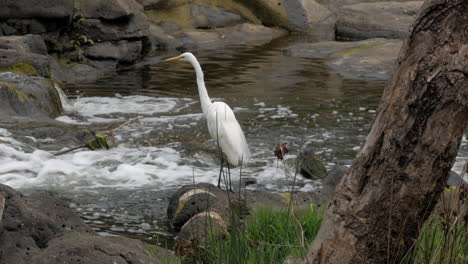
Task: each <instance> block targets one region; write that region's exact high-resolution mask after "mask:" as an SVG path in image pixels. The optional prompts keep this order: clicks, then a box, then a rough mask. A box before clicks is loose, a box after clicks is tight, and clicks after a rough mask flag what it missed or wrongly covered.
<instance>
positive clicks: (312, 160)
mask: <svg viewBox="0 0 468 264" xmlns="http://www.w3.org/2000/svg"><path fill="white" fill-rule="evenodd" d="M299 163H300V172H301V174H302V176H304V177H305V178H307V179H311V180H319V179H325V178H326V177H327V168H326V167H325V165H323V162H322V161H321V160H320V158H319V157H318V156H317V155H315V154H314V152H313V151H312V150H306V151H304V153H302V154H301V155H300V156H299Z"/></svg>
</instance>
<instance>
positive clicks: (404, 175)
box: [307, 0, 468, 264]
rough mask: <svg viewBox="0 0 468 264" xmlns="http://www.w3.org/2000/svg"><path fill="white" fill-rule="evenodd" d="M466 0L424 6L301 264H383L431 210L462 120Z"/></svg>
mask: <svg viewBox="0 0 468 264" xmlns="http://www.w3.org/2000/svg"><path fill="white" fill-rule="evenodd" d="M467 77H468V0H427V1H426V2H425V4H424V5H423V7H422V9H421V13H420V14H419V16H418V18H417V20H416V21H415V23H414V25H413V27H412V28H411V33H410V35H409V37H408V39H407V40H406V41H405V43H404V45H403V46H402V49H401V51H400V55H399V57H398V59H397V65H396V68H395V72H394V74H393V78H392V79H391V80H390V81H389V83H388V84H387V86H386V88H385V91H384V94H383V97H382V102H381V105H380V107H379V111H378V113H377V116H376V118H375V120H374V123H373V125H372V128H371V130H370V132H369V135H368V136H367V139H366V141H365V143H364V145H363V147H362V149H361V151H360V152H359V154H358V155H357V157H356V160H355V162H354V164H353V165H352V167H351V169H350V170H349V172H348V173H347V174H346V176H345V177H344V179H343V180H342V182H341V183H340V184H339V185H338V187H337V189H336V192H335V194H334V197H333V199H332V201H331V203H330V205H329V209H328V211H327V215H326V217H325V220H324V222H323V224H322V226H321V228H320V231H319V234H318V235H317V238H316V239H315V241H314V243H313V245H312V247H311V249H310V251H309V254H308V256H307V260H308V262H310V263H326V264H333V263H339V264H343V263H389V262H393V261H397V260H398V258H399V257H401V255H402V254H404V253H405V252H406V251H407V250H408V249H409V247H410V246H411V245H412V243H413V242H414V240H415V238H416V237H417V235H418V232H419V228H420V227H421V225H422V223H423V222H424V221H425V220H426V219H427V217H428V216H429V214H430V212H431V211H432V209H433V208H434V205H435V203H436V201H437V200H438V197H439V195H440V194H441V192H442V190H443V188H444V186H445V182H446V180H447V178H448V176H449V173H450V169H451V167H452V165H453V163H454V161H455V157H456V155H457V153H458V148H459V146H460V141H461V138H462V136H463V133H464V130H465V128H466V125H467V121H468V78H467Z"/></svg>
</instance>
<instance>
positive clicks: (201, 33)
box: [180, 23, 287, 48]
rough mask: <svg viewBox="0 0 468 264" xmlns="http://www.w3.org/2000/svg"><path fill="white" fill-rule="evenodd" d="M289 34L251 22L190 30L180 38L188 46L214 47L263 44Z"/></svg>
mask: <svg viewBox="0 0 468 264" xmlns="http://www.w3.org/2000/svg"><path fill="white" fill-rule="evenodd" d="M285 35H287V32H286V31H285V30H283V29H279V28H268V27H265V26H262V25H255V24H249V23H243V24H239V25H236V26H233V27H226V28H217V29H214V30H198V31H188V32H185V33H184V36H183V37H182V38H181V39H180V40H181V41H182V42H183V43H184V46H185V47H187V48H214V47H219V46H223V45H246V44H249V45H262V44H265V43H268V42H270V41H271V40H273V39H275V38H279V37H282V36H285Z"/></svg>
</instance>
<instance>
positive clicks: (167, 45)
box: [147, 24, 183, 51]
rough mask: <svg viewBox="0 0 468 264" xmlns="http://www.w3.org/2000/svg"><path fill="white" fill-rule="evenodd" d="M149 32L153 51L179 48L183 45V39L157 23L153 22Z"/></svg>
mask: <svg viewBox="0 0 468 264" xmlns="http://www.w3.org/2000/svg"><path fill="white" fill-rule="evenodd" d="M147 33H148V38H149V41H150V43H151V46H152V50H153V51H155V50H167V49H177V48H180V47H181V46H182V45H183V44H182V42H181V41H179V40H178V39H176V38H174V37H173V36H171V35H169V34H167V33H166V30H165V29H163V28H161V27H159V26H157V25H154V24H151V25H150V27H149V30H148V32H147Z"/></svg>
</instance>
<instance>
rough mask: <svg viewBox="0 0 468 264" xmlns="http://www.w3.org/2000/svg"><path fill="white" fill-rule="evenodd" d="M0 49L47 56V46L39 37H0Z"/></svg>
mask: <svg viewBox="0 0 468 264" xmlns="http://www.w3.org/2000/svg"><path fill="white" fill-rule="evenodd" d="M0 49H9V50H16V51H18V52H22V53H37V54H41V55H47V46H46V44H45V42H44V39H43V38H42V37H41V36H40V35H25V36H3V37H0Z"/></svg>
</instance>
